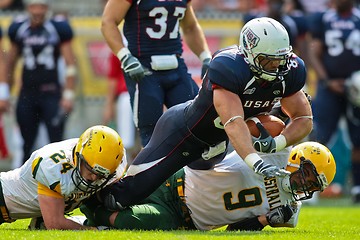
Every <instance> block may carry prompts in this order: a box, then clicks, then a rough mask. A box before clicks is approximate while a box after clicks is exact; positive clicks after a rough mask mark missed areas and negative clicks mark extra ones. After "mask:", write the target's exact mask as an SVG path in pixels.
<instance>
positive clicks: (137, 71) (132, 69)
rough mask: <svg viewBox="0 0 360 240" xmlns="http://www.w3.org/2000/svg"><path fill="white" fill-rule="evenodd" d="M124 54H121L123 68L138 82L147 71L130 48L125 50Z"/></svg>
mask: <svg viewBox="0 0 360 240" xmlns="http://www.w3.org/2000/svg"><path fill="white" fill-rule="evenodd" d="M124 53H125V54H124V55H122V56H121V58H119V59H120V61H121V68H122V69H123V70H124V72H125V73H126V74H128V75H129V76H130V78H131V79H132V80H134V81H136V82H138V81H140V80H141V79H142V78H143V77H144V76H145V71H144V68H143V66H142V65H141V63H140V62H139V60H138V59H137V58H136V57H134V56H133V55H132V54H131V53H130V51H129V50H124Z"/></svg>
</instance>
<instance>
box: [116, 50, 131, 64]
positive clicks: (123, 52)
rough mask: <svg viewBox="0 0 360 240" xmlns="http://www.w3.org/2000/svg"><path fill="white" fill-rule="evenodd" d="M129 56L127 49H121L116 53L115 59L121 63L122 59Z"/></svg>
mask: <svg viewBox="0 0 360 240" xmlns="http://www.w3.org/2000/svg"><path fill="white" fill-rule="evenodd" d="M129 54H131V53H130V51H129V49H128V48H127V47H123V48H122V49H120V50H119V51H118V53H117V54H116V56H117V58H118V59H119V60H120V61H122V59H123V58H124V57H125V56H126V55H129Z"/></svg>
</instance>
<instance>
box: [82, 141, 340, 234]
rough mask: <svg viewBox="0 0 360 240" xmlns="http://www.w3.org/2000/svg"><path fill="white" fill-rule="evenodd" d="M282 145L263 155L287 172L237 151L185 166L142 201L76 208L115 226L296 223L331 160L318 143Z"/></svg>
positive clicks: (331, 169) (327, 179) (331, 168)
mask: <svg viewBox="0 0 360 240" xmlns="http://www.w3.org/2000/svg"><path fill="white" fill-rule="evenodd" d="M289 151H290V149H289V148H286V149H284V150H282V151H280V152H277V153H270V154H262V155H261V156H262V157H263V158H264V160H265V161H267V162H268V161H269V162H271V163H272V164H274V165H276V166H278V167H280V168H286V169H287V170H288V171H290V172H291V175H290V176H289V177H286V178H279V177H272V178H266V177H265V178H264V177H263V176H260V175H258V174H255V173H254V172H253V171H252V170H251V169H250V168H249V167H248V166H247V165H246V164H245V162H244V161H242V159H240V157H239V155H238V154H236V152H232V153H231V154H229V155H227V156H226V157H225V159H224V160H223V161H222V162H220V163H218V164H216V165H215V167H214V168H212V169H209V170H195V169H192V168H190V167H188V166H186V167H184V169H183V170H180V171H178V172H177V173H176V174H174V175H173V176H172V177H171V178H169V179H167V180H166V181H165V182H164V183H163V184H162V185H161V186H160V187H159V188H158V189H157V190H156V191H155V192H154V193H153V194H151V195H150V196H149V197H148V198H146V199H145V200H144V201H143V202H142V204H139V205H135V206H131V207H130V208H126V209H125V210H123V211H119V212H111V211H108V210H106V209H104V207H98V205H97V204H96V203H95V204H94V203H92V204H94V205H90V203H88V204H87V206H88V207H85V206H84V205H83V206H82V207H81V210H82V211H83V212H84V213H85V214H86V216H87V217H88V221H87V224H90V225H107V226H109V227H113V228H117V229H141V230H154V229H161V230H170V229H183V228H185V229H199V230H212V229H216V228H219V227H222V226H225V225H229V226H228V227H227V229H228V230H261V229H263V228H264V226H266V225H270V226H272V227H295V226H296V224H297V221H298V217H299V212H300V207H301V202H300V200H303V199H310V198H311V197H312V195H313V193H314V192H316V191H323V190H324V189H325V188H326V187H327V186H328V185H329V184H330V183H331V181H332V180H333V178H334V175H335V171H336V165H335V160H334V158H333V156H332V154H331V152H330V151H329V150H328V149H327V148H326V147H325V146H323V145H322V144H319V143H316V142H304V143H301V144H299V145H297V146H295V147H294V148H293V149H292V151H291V153H290V154H289Z"/></svg>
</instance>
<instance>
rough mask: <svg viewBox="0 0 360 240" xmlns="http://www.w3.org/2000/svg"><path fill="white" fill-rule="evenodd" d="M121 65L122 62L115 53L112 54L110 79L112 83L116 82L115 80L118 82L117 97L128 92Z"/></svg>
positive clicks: (110, 58)
mask: <svg viewBox="0 0 360 240" xmlns="http://www.w3.org/2000/svg"><path fill="white" fill-rule="evenodd" d="M120 65H121V62H120V60H119V59H118V58H117V57H116V56H115V55H114V54H113V53H110V57H109V73H108V79H109V80H110V81H114V80H115V81H117V84H116V94H117V95H120V94H121V93H123V92H126V91H127V88H126V83H125V77H124V72H123V70H122V69H121V66H120Z"/></svg>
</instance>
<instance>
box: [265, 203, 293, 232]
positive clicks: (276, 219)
mask: <svg viewBox="0 0 360 240" xmlns="http://www.w3.org/2000/svg"><path fill="white" fill-rule="evenodd" d="M294 213H295V209H294V208H293V207H292V206H291V205H289V204H286V205H281V206H279V207H277V208H275V209H273V210H271V211H270V212H268V213H267V214H266V220H267V221H268V222H269V225H270V226H272V227H273V226H275V225H277V224H284V223H286V222H288V221H289V220H290V218H291V217H292V215H293V214H294Z"/></svg>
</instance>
